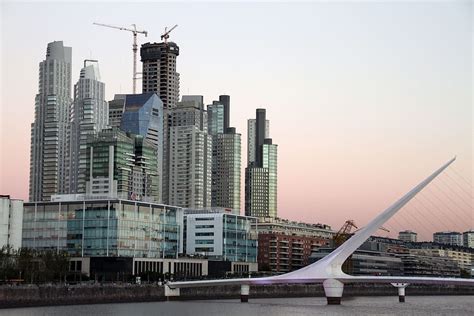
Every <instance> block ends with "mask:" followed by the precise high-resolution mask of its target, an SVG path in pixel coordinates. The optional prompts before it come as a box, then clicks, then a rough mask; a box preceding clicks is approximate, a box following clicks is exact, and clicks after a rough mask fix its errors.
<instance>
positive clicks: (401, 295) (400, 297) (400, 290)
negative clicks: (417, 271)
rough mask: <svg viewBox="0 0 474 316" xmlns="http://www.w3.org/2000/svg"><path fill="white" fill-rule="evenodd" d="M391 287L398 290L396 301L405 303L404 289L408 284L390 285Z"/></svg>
mask: <svg viewBox="0 0 474 316" xmlns="http://www.w3.org/2000/svg"><path fill="white" fill-rule="evenodd" d="M392 285H393V286H394V287H396V288H398V301H399V302H400V303H405V288H406V287H407V286H408V283H392Z"/></svg>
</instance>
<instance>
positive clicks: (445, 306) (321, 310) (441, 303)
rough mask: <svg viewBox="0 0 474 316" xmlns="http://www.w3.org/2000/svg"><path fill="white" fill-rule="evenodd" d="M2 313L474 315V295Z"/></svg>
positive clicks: (134, 305) (57, 308)
mask: <svg viewBox="0 0 474 316" xmlns="http://www.w3.org/2000/svg"><path fill="white" fill-rule="evenodd" d="M0 315H2V316H3V315H7V316H10V315H15V316H16V315H20V316H22V315H25V316H27V315H28V316H29V315H35V316H39V315H67V316H75V315H113V316H120V315H133V316H138V315H173V316H174V315H177V316H180V315H184V316H186V315H189V316H199V315H222V316H224V315H225V316H231V315H238V316H243V315H258V316H283V315H285V316H286V315H291V316H298V315H450V316H451V315H474V296H411V297H410V296H407V297H406V303H398V297H397V296H379V297H376V296H372V297H347V298H344V299H343V302H342V305H340V306H327V305H326V299H325V298H324V297H312V298H309V297H305V298H272V299H251V298H250V300H249V303H240V301H239V300H205V301H204V300H203V301H174V302H153V303H123V304H96V305H70V306H50V307H31V308H15V309H3V310H0Z"/></svg>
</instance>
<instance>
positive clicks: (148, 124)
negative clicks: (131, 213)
mask: <svg viewBox="0 0 474 316" xmlns="http://www.w3.org/2000/svg"><path fill="white" fill-rule="evenodd" d="M117 103H118V102H117ZM118 107H119V106H118ZM123 109H124V111H123V113H122V117H121V119H120V129H121V130H122V131H124V132H126V133H131V134H135V135H141V136H143V137H144V138H145V139H146V140H148V141H149V142H150V143H152V144H153V145H154V146H155V147H156V149H157V151H156V156H155V159H154V160H150V161H148V163H153V164H154V166H152V168H153V169H156V171H157V178H156V179H155V180H154V181H155V184H156V185H157V187H159V192H160V193H161V190H162V178H163V177H162V174H163V137H164V136H163V121H164V118H163V103H162V102H161V100H160V98H158V96H157V95H156V93H154V92H147V93H143V94H127V95H125V96H124V105H123ZM109 113H110V112H109ZM150 167H151V166H150ZM155 201H157V202H161V194H158V195H157V196H156V197H155Z"/></svg>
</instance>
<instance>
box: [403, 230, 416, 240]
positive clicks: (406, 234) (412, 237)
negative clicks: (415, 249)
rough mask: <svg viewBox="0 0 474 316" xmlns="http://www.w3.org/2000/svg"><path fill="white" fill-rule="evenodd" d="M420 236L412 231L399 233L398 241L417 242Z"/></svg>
mask: <svg viewBox="0 0 474 316" xmlns="http://www.w3.org/2000/svg"><path fill="white" fill-rule="evenodd" d="M417 236H418V234H417V233H415V232H413V231H411V230H404V231H402V232H399V233H398V239H400V240H403V241H407V242H416V239H417Z"/></svg>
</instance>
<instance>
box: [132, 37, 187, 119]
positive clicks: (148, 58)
mask: <svg viewBox="0 0 474 316" xmlns="http://www.w3.org/2000/svg"><path fill="white" fill-rule="evenodd" d="M178 55H179V47H178V45H176V43H173V42H166V43H165V42H163V43H146V44H143V45H142V47H141V49H140V57H141V61H142V62H143V70H142V93H147V92H155V93H156V94H158V96H159V97H160V99H161V101H163V108H164V109H165V110H166V109H171V108H174V107H176V103H178V100H179V73H177V72H176V57H178Z"/></svg>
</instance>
